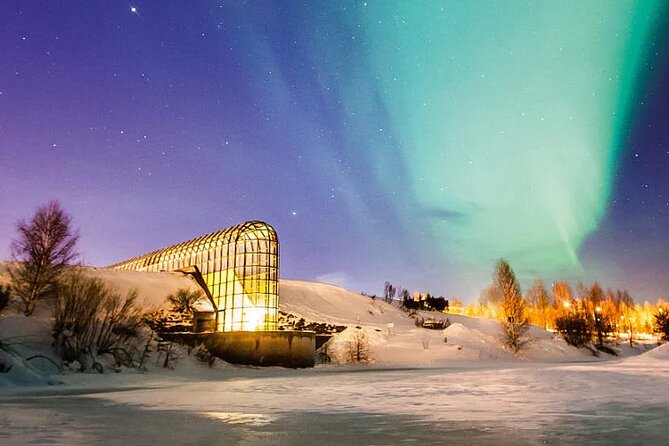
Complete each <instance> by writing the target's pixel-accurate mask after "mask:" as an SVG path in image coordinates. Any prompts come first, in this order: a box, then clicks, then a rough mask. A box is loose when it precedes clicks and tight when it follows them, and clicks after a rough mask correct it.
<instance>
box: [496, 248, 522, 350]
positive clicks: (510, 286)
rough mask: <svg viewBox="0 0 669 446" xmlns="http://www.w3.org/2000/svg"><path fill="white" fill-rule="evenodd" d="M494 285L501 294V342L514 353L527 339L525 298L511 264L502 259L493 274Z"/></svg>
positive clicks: (520, 348)
mask: <svg viewBox="0 0 669 446" xmlns="http://www.w3.org/2000/svg"><path fill="white" fill-rule="evenodd" d="M493 282H494V286H495V288H497V290H498V291H499V293H500V294H501V296H502V311H503V312H504V320H502V342H503V343H504V345H505V346H507V347H509V348H510V349H511V350H512V351H513V352H514V353H518V352H520V351H521V350H523V349H524V348H525V347H526V346H527V343H528V342H529V339H528V337H527V331H528V329H529V326H528V324H527V316H526V315H525V300H524V299H523V295H522V294H521V292H520V285H518V281H517V280H516V275H515V273H514V272H513V269H511V265H509V262H507V261H506V260H504V259H501V260H500V261H499V262H497V265H496V267H495V275H494V280H493Z"/></svg>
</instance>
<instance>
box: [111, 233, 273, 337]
mask: <svg viewBox="0 0 669 446" xmlns="http://www.w3.org/2000/svg"><path fill="white" fill-rule="evenodd" d="M111 268H114V269H121V270H132V271H181V272H185V273H188V274H191V275H193V276H194V277H195V279H196V281H197V282H198V283H199V284H200V286H202V288H203V289H204V291H205V293H206V294H207V297H208V298H209V300H210V302H211V304H212V305H213V307H214V314H213V319H214V320H213V327H216V331H239V330H243V331H257V330H276V328H277V318H278V313H279V295H278V279H279V239H278V237H277V235H276V231H275V230H274V228H272V227H271V226H270V225H268V224H267V223H264V222H261V221H249V222H246V223H242V224H239V225H237V226H233V227H231V228H227V229H223V230H220V231H216V232H212V233H210V234H206V235H203V236H202V237H198V238H195V239H193V240H189V241H187V242H183V243H179V244H176V245H173V246H170V247H168V248H164V249H160V250H158V251H153V252H150V253H148V254H144V255H141V256H138V257H135V258H132V259H130V260H126V261H124V262H120V263H117V264H115V265H111ZM213 327H212V328H213Z"/></svg>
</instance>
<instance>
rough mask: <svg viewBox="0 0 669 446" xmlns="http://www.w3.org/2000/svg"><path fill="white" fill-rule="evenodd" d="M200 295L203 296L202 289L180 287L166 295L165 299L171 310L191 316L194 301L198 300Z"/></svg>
mask: <svg viewBox="0 0 669 446" xmlns="http://www.w3.org/2000/svg"><path fill="white" fill-rule="evenodd" d="M202 297H204V293H203V292H202V290H191V289H188V288H181V289H179V290H177V291H176V292H175V293H173V294H170V295H169V296H167V301H168V302H169V303H170V305H171V306H172V311H174V312H176V313H181V314H186V315H191V316H192V315H193V305H195V302H197V301H198V300H200V299H201V298H202Z"/></svg>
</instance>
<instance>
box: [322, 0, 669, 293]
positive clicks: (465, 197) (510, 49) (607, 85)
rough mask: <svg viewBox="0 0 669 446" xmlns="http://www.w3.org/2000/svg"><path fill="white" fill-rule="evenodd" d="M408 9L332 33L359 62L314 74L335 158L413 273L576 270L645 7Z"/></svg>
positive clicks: (615, 142)
mask: <svg viewBox="0 0 669 446" xmlns="http://www.w3.org/2000/svg"><path fill="white" fill-rule="evenodd" d="M398 5H399V6H398ZM420 5H421V6H420V7H417V4H416V3H415V2H400V3H398V4H393V5H390V4H389V3H388V2H369V3H368V4H363V5H362V6H360V7H359V8H358V9H357V14H355V16H356V18H355V20H352V21H350V20H349V23H348V24H347V26H348V29H350V30H351V39H355V38H356V37H357V38H363V39H364V41H365V44H364V45H363V46H362V50H360V51H361V52H360V53H359V54H355V53H354V54H350V53H349V54H347V55H340V56H339V58H340V59H344V58H346V57H348V58H349V59H351V58H357V59H358V60H359V62H360V63H359V64H349V65H348V66H346V67H344V66H343V63H342V62H341V60H339V62H333V63H332V64H333V65H328V64H327V63H325V64H322V65H321V70H320V72H319V76H320V79H321V82H322V84H323V85H327V86H328V88H329V87H330V86H334V88H336V90H337V91H338V94H339V101H340V103H341V104H342V109H343V112H344V113H345V116H346V123H345V129H346V130H345V132H344V133H345V145H346V147H348V150H349V151H350V154H351V155H353V156H355V157H358V158H366V159H367V161H368V164H369V165H371V166H374V167H373V169H374V172H373V177H374V180H375V181H376V182H377V183H378V184H379V185H380V188H381V189H382V190H385V191H386V193H387V201H388V203H390V205H389V206H390V207H391V208H392V209H393V211H394V213H395V215H396V218H397V220H399V221H400V222H401V223H402V225H403V227H404V229H405V231H406V233H407V237H409V238H411V239H412V240H415V241H416V243H419V244H421V245H422V246H421V247H420V249H419V252H422V253H427V254H425V255H423V257H424V258H423V263H424V264H438V263H440V262H448V261H449V259H457V263H458V266H459V267H461V271H462V274H469V275H471V279H472V280H471V282H472V285H473V284H474V283H477V285H478V284H479V283H480V277H481V276H482V275H488V274H489V272H490V270H491V267H492V264H493V262H494V261H495V259H498V258H500V257H505V258H508V259H509V260H510V261H511V262H512V264H513V265H514V268H516V269H517V270H518V271H520V274H521V277H524V278H525V279H529V278H530V277H531V276H533V277H539V276H541V277H545V278H554V277H560V276H564V275H574V274H580V273H581V272H582V271H581V264H580V261H579V247H580V246H581V244H582V243H583V242H584V240H585V238H586V237H587V236H588V235H589V234H590V233H591V232H593V231H594V230H595V229H596V228H597V227H598V224H599V223H600V222H601V220H602V218H603V216H604V215H605V212H606V210H607V203H608V202H609V199H610V196H611V190H612V184H613V181H614V175H615V171H616V161H617V158H618V155H619V151H620V147H621V141H622V138H624V135H625V131H626V126H627V125H628V110H629V108H630V101H631V100H633V95H634V92H635V85H636V82H637V78H638V77H639V71H640V70H639V67H640V65H641V64H642V63H643V59H644V55H645V48H646V43H647V39H648V37H649V34H650V32H651V30H652V28H653V24H654V19H655V17H657V15H658V12H659V9H660V6H661V4H660V2H654V1H643V2H622V1H620V2H600V1H592V2H575V1H574V2H567V1H561V2H529V4H528V3H527V2H501V3H500V2H490V1H479V2H448V3H445V4H444V3H442V2H421V4H420ZM347 17H349V18H350V16H347ZM328 22H329V25H328ZM331 22H332V20H331V18H330V19H328V20H323V21H321V22H318V21H316V24H315V25H314V26H315V27H317V28H318V30H319V32H321V33H322V34H323V35H328V31H331V32H333V33H334V28H333V29H330V30H328V29H327V27H328V26H333V25H332V24H331ZM337 26H341V25H340V24H339V25H337ZM320 44H323V41H322V40H321V41H320ZM316 51H321V52H322V51H323V48H312V52H316ZM349 51H350V50H349ZM333 57H334V59H335V60H336V59H337V58H336V57H335V56H333ZM344 70H345V71H346V75H343V74H342V71H344ZM333 73H334V74H333ZM398 172H401V175H399V177H400V178H403V179H404V181H402V180H401V179H399V180H398ZM356 205H357V202H356ZM435 257H437V259H436V260H435ZM439 259H440V260H439ZM465 271H467V273H465ZM476 279H479V280H476ZM473 289H474V288H473Z"/></svg>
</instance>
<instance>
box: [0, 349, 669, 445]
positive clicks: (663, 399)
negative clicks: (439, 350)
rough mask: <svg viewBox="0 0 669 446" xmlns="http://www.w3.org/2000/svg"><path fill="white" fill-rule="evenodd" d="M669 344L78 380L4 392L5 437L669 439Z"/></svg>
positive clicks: (137, 440) (256, 441) (56, 440)
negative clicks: (622, 354) (465, 364)
mask: <svg viewBox="0 0 669 446" xmlns="http://www.w3.org/2000/svg"><path fill="white" fill-rule="evenodd" d="M667 347H669V346H665V347H662V348H660V349H658V350H654V351H652V352H649V353H645V354H643V355H641V356H638V357H635V358H627V359H623V360H617V361H613V362H605V363H582V364H569V365H567V364H545V363H544V364H537V363H520V364H518V363H517V364H514V365H511V366H510V365H508V364H505V365H501V366H500V365H494V364H491V363H489V362H488V363H485V364H484V365H483V366H480V367H470V368H458V367H453V368H443V369H404V370H378V369H377V370H368V369H365V368H357V369H346V368H338V367H322V368H316V369H311V370H283V369H263V370H256V369H240V368H234V369H213V370H212V369H207V370H200V373H198V374H197V375H196V376H194V377H190V378H189V377H188V376H184V375H183V374H174V373H171V374H170V373H151V374H143V375H138V374H133V375H126V376H121V374H116V375H109V376H106V377H105V379H100V378H99V376H90V375H89V376H85V377H83V378H86V379H81V378H82V377H81V376H72V375H70V376H67V377H64V380H65V382H66V384H65V385H62V386H58V387H50V388H40V389H34V388H33V389H21V390H17V389H18V388H14V389H13V391H11V392H8V394H5V395H4V396H3V401H2V403H0V405H1V406H2V412H1V413H2V415H0V443H2V444H45V443H48V444H73V445H74V444H92V443H99V444H110V445H125V444H191V445H218V444H239V445H260V444H277V445H294V444H400V443H409V444H411V443H413V444H509V445H522V444H551V445H560V444H564V445H574V444H602V445H609V444H621V445H622V444H653V445H655V444H658V445H659V444H666V441H667V438H669V425H668V424H667V423H666V420H667V419H669V367H668V366H669V348H667Z"/></svg>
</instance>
